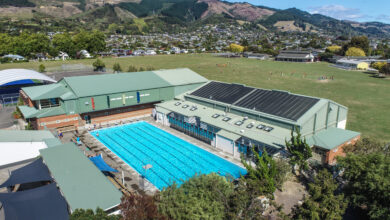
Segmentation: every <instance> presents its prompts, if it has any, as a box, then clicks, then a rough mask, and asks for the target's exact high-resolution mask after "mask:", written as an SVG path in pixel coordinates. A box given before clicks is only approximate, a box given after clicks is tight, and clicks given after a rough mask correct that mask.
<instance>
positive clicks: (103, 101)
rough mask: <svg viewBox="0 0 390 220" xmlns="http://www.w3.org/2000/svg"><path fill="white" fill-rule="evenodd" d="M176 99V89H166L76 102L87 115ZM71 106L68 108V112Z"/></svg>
mask: <svg viewBox="0 0 390 220" xmlns="http://www.w3.org/2000/svg"><path fill="white" fill-rule="evenodd" d="M137 92H138V93H139V102H138V98H137ZM91 98H93V100H94V105H95V109H93V108H92V100H91ZM123 98H124V100H125V101H123ZM173 98H174V87H166V88H159V89H148V90H140V91H133V92H125V93H116V94H109V95H101V96H93V97H83V98H79V99H78V100H77V101H75V102H76V105H78V107H79V108H78V109H77V110H78V111H77V112H78V113H86V112H93V111H100V110H105V109H113V108H119V107H125V106H132V105H138V104H145V103H151V102H159V101H165V100H171V99H173ZM68 109H70V108H69V106H67V109H66V110H67V112H68V114H69V111H68Z"/></svg>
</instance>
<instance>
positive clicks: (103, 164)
mask: <svg viewBox="0 0 390 220" xmlns="http://www.w3.org/2000/svg"><path fill="white" fill-rule="evenodd" d="M89 159H90V160H91V161H92V162H93V163H94V164H95V165H96V167H97V168H99V170H101V171H107V172H118V170H116V169H114V168H112V167H110V166H109V165H108V164H107V163H106V162H105V161H104V160H103V157H102V155H99V156H96V157H90V158H89Z"/></svg>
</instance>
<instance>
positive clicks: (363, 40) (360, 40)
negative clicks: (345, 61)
mask: <svg viewBox="0 0 390 220" xmlns="http://www.w3.org/2000/svg"><path fill="white" fill-rule="evenodd" d="M350 47H356V48H360V49H362V50H363V51H364V53H365V54H369V53H370V41H369V40H368V38H367V37H366V36H355V37H352V39H351V41H350V42H349V43H348V48H350Z"/></svg>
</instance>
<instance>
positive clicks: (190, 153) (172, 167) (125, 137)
mask: <svg viewBox="0 0 390 220" xmlns="http://www.w3.org/2000/svg"><path fill="white" fill-rule="evenodd" d="M97 132H98V136H96V133H97ZM90 133H91V135H93V136H94V137H95V138H96V139H98V140H99V141H100V142H102V143H103V144H104V145H105V146H106V147H107V148H109V149H110V150H111V151H112V152H114V153H115V154H116V155H117V156H118V157H120V158H121V159H122V160H123V161H124V162H126V163H127V164H128V165H129V166H131V167H132V168H134V169H135V170H136V171H137V172H138V173H140V174H141V175H143V176H145V178H146V179H148V180H149V181H150V182H151V183H152V184H154V185H155V186H156V187H157V188H158V189H160V190H162V189H163V188H164V187H167V186H169V185H171V184H172V183H173V182H176V183H177V184H179V185H180V184H181V183H182V182H183V181H185V180H187V179H188V178H190V177H192V176H194V175H195V174H196V173H198V174H199V173H202V174H209V173H212V172H215V173H218V174H220V175H222V176H226V175H231V176H233V177H234V178H238V177H240V174H243V175H244V174H246V172H247V171H246V170H245V169H244V168H242V167H240V166H237V165H235V164H233V163H231V162H229V161H227V160H225V159H223V158H221V157H218V156H216V155H214V154H212V153H210V152H208V151H206V150H203V149H201V148H199V147H197V146H195V145H193V144H191V143H189V142H187V141H184V140H182V139H180V138H178V137H176V136H174V135H172V134H169V133H167V132H165V131H163V130H161V129H159V128H157V127H155V126H153V125H151V124H149V123H147V122H144V121H141V122H136V123H131V124H126V125H121V126H116V127H112V128H104V129H100V130H95V131H91V132H90ZM146 165H148V166H146ZM149 165H151V168H150V169H148V170H147V171H146V170H145V169H144V168H145V167H150V166H149Z"/></svg>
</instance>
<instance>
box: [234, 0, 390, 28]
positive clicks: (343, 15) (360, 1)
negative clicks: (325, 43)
mask: <svg viewBox="0 0 390 220" xmlns="http://www.w3.org/2000/svg"><path fill="white" fill-rule="evenodd" d="M228 1H230V2H249V3H251V4H254V5H263V6H268V7H272V8H277V9H286V8H292V7H295V8H298V9H301V10H304V11H308V12H310V13H319V14H323V15H328V16H330V17H334V18H337V19H345V20H352V21H361V22H363V21H381V22H385V23H389V24H390V0H246V1H243V0H228Z"/></svg>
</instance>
